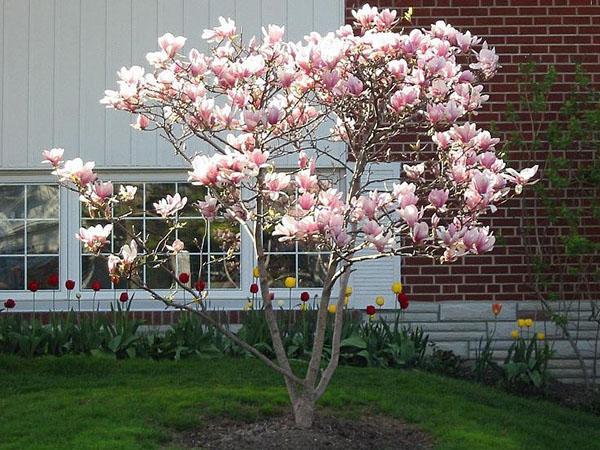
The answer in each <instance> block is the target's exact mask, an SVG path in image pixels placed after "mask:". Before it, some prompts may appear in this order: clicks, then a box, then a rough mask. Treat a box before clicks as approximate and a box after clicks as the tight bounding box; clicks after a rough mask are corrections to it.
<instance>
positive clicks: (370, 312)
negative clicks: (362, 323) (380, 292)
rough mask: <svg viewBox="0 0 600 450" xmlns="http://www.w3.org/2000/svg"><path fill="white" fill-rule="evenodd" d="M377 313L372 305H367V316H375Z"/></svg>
mask: <svg viewBox="0 0 600 450" xmlns="http://www.w3.org/2000/svg"><path fill="white" fill-rule="evenodd" d="M376 312H377V310H376V309H375V307H374V306H373V305H369V306H367V314H368V315H369V316H372V315H373V314H375V313H376Z"/></svg>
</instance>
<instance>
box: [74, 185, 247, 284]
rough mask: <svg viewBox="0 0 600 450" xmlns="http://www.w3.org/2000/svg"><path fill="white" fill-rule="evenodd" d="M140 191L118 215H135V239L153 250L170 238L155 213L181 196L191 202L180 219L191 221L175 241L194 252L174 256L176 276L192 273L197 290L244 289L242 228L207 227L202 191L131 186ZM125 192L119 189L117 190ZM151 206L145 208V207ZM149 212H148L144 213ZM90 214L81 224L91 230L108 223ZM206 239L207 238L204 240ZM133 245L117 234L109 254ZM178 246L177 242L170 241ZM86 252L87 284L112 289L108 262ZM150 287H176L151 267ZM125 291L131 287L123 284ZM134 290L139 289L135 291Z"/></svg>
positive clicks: (223, 223)
mask: <svg viewBox="0 0 600 450" xmlns="http://www.w3.org/2000/svg"><path fill="white" fill-rule="evenodd" d="M127 184H130V185H132V186H136V187H137V188H138V191H137V194H136V198H135V200H134V204H133V205H131V204H130V205H128V206H127V207H126V210H125V209H123V208H125V207H124V206H120V205H116V206H115V212H114V213H115V215H116V216H120V215H123V214H125V213H128V212H129V215H128V217H127V218H126V219H125V220H124V222H123V225H124V227H125V228H126V229H127V230H128V231H129V232H130V233H134V234H140V235H143V236H148V237H149V239H150V240H149V242H148V245H149V247H150V248H154V247H155V246H156V244H157V241H156V239H157V238H159V237H161V236H163V235H164V234H166V232H167V230H168V225H167V223H166V222H165V221H164V220H163V219H162V218H161V217H158V216H157V215H156V214H155V213H154V206H153V203H155V202H157V201H158V200H160V199H161V198H163V197H165V196H166V195H167V194H171V195H172V194H173V193H174V192H179V194H180V195H181V196H182V197H187V198H188V201H187V205H186V207H185V208H184V209H183V210H182V211H180V212H179V214H178V220H179V221H180V222H185V224H186V225H185V227H183V228H181V229H178V230H176V232H175V233H176V234H175V235H174V236H173V239H175V238H178V239H180V240H182V241H183V242H184V243H185V249H186V250H187V252H188V253H181V254H179V255H178V256H177V257H176V258H175V257H174V256H172V257H170V262H169V264H170V269H171V270H174V271H175V272H176V273H181V272H187V273H190V275H191V283H192V286H193V285H194V283H195V282H196V280H198V279H202V280H205V281H206V283H207V287H208V288H209V289H239V287H240V227H239V224H238V223H237V222H232V221H230V220H227V219H225V218H224V217H219V218H217V219H215V220H214V221H212V222H208V223H207V222H206V221H205V220H204V219H203V218H202V217H201V216H200V214H199V212H198V211H197V209H196V208H194V206H193V204H194V203H196V202H197V201H199V200H204V196H205V195H206V191H205V189H204V188H202V187H198V186H192V185H191V184H189V183H127ZM115 189H116V190H118V189H119V185H115ZM144 205H145V207H144ZM144 210H146V211H144ZM87 214H88V213H87V209H86V208H85V207H83V206H82V208H81V223H82V225H81V226H83V227H89V226H91V225H95V224H97V223H102V221H100V220H98V219H90V218H89V216H87ZM203 236H204V237H205V238H204V239H203ZM129 241H131V238H130V237H128V234H127V232H124V231H123V230H120V229H115V230H114V233H113V234H112V236H111V244H110V248H109V247H107V249H106V250H107V252H109V251H111V250H112V252H118V251H119V249H120V248H121V246H122V245H124V244H125V243H128V242H129ZM170 241H171V242H172V239H170ZM107 256H108V253H105V254H102V255H100V256H95V255H91V254H89V253H86V252H83V253H82V256H81V269H82V270H81V278H82V279H81V285H82V286H84V287H86V288H89V286H90V284H91V283H92V282H93V281H94V280H98V281H99V282H100V284H101V286H102V287H103V288H111V287H112V285H111V283H110V279H109V276H108V268H107V263H106V261H107V260H106V257H107ZM140 275H141V276H142V277H143V280H144V281H145V283H147V285H148V286H149V287H151V288H153V289H168V288H169V287H171V285H172V279H171V278H170V276H169V275H168V274H167V273H165V272H164V271H162V270H161V269H159V268H152V267H150V266H146V267H145V268H144V269H143V271H142V273H141V274H140ZM118 287H119V288H123V287H125V281H122V282H121V284H120V286H118ZM131 287H134V286H131Z"/></svg>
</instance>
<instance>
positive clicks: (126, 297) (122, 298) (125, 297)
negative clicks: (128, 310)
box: [119, 292, 129, 303]
mask: <svg viewBox="0 0 600 450" xmlns="http://www.w3.org/2000/svg"><path fill="white" fill-rule="evenodd" d="M119 301H120V302H121V303H125V302H128V301H129V294H128V293H127V292H121V295H120V296H119Z"/></svg>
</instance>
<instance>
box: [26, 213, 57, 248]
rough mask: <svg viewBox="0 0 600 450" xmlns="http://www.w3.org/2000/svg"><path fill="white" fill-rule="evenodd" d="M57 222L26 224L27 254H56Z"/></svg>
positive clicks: (45, 221) (35, 221) (44, 221)
mask: <svg viewBox="0 0 600 450" xmlns="http://www.w3.org/2000/svg"><path fill="white" fill-rule="evenodd" d="M58 243H59V237H58V220H32V221H28V222H27V253H34V254H36V253H37V254H40V253H46V254H47V253H54V254H57V253H58Z"/></svg>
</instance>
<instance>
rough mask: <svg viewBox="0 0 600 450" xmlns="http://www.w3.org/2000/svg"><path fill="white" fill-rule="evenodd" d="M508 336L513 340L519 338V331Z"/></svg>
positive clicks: (514, 331)
mask: <svg viewBox="0 0 600 450" xmlns="http://www.w3.org/2000/svg"><path fill="white" fill-rule="evenodd" d="M510 335H511V337H512V338H513V339H518V338H519V330H513V331H512V333H510Z"/></svg>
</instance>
